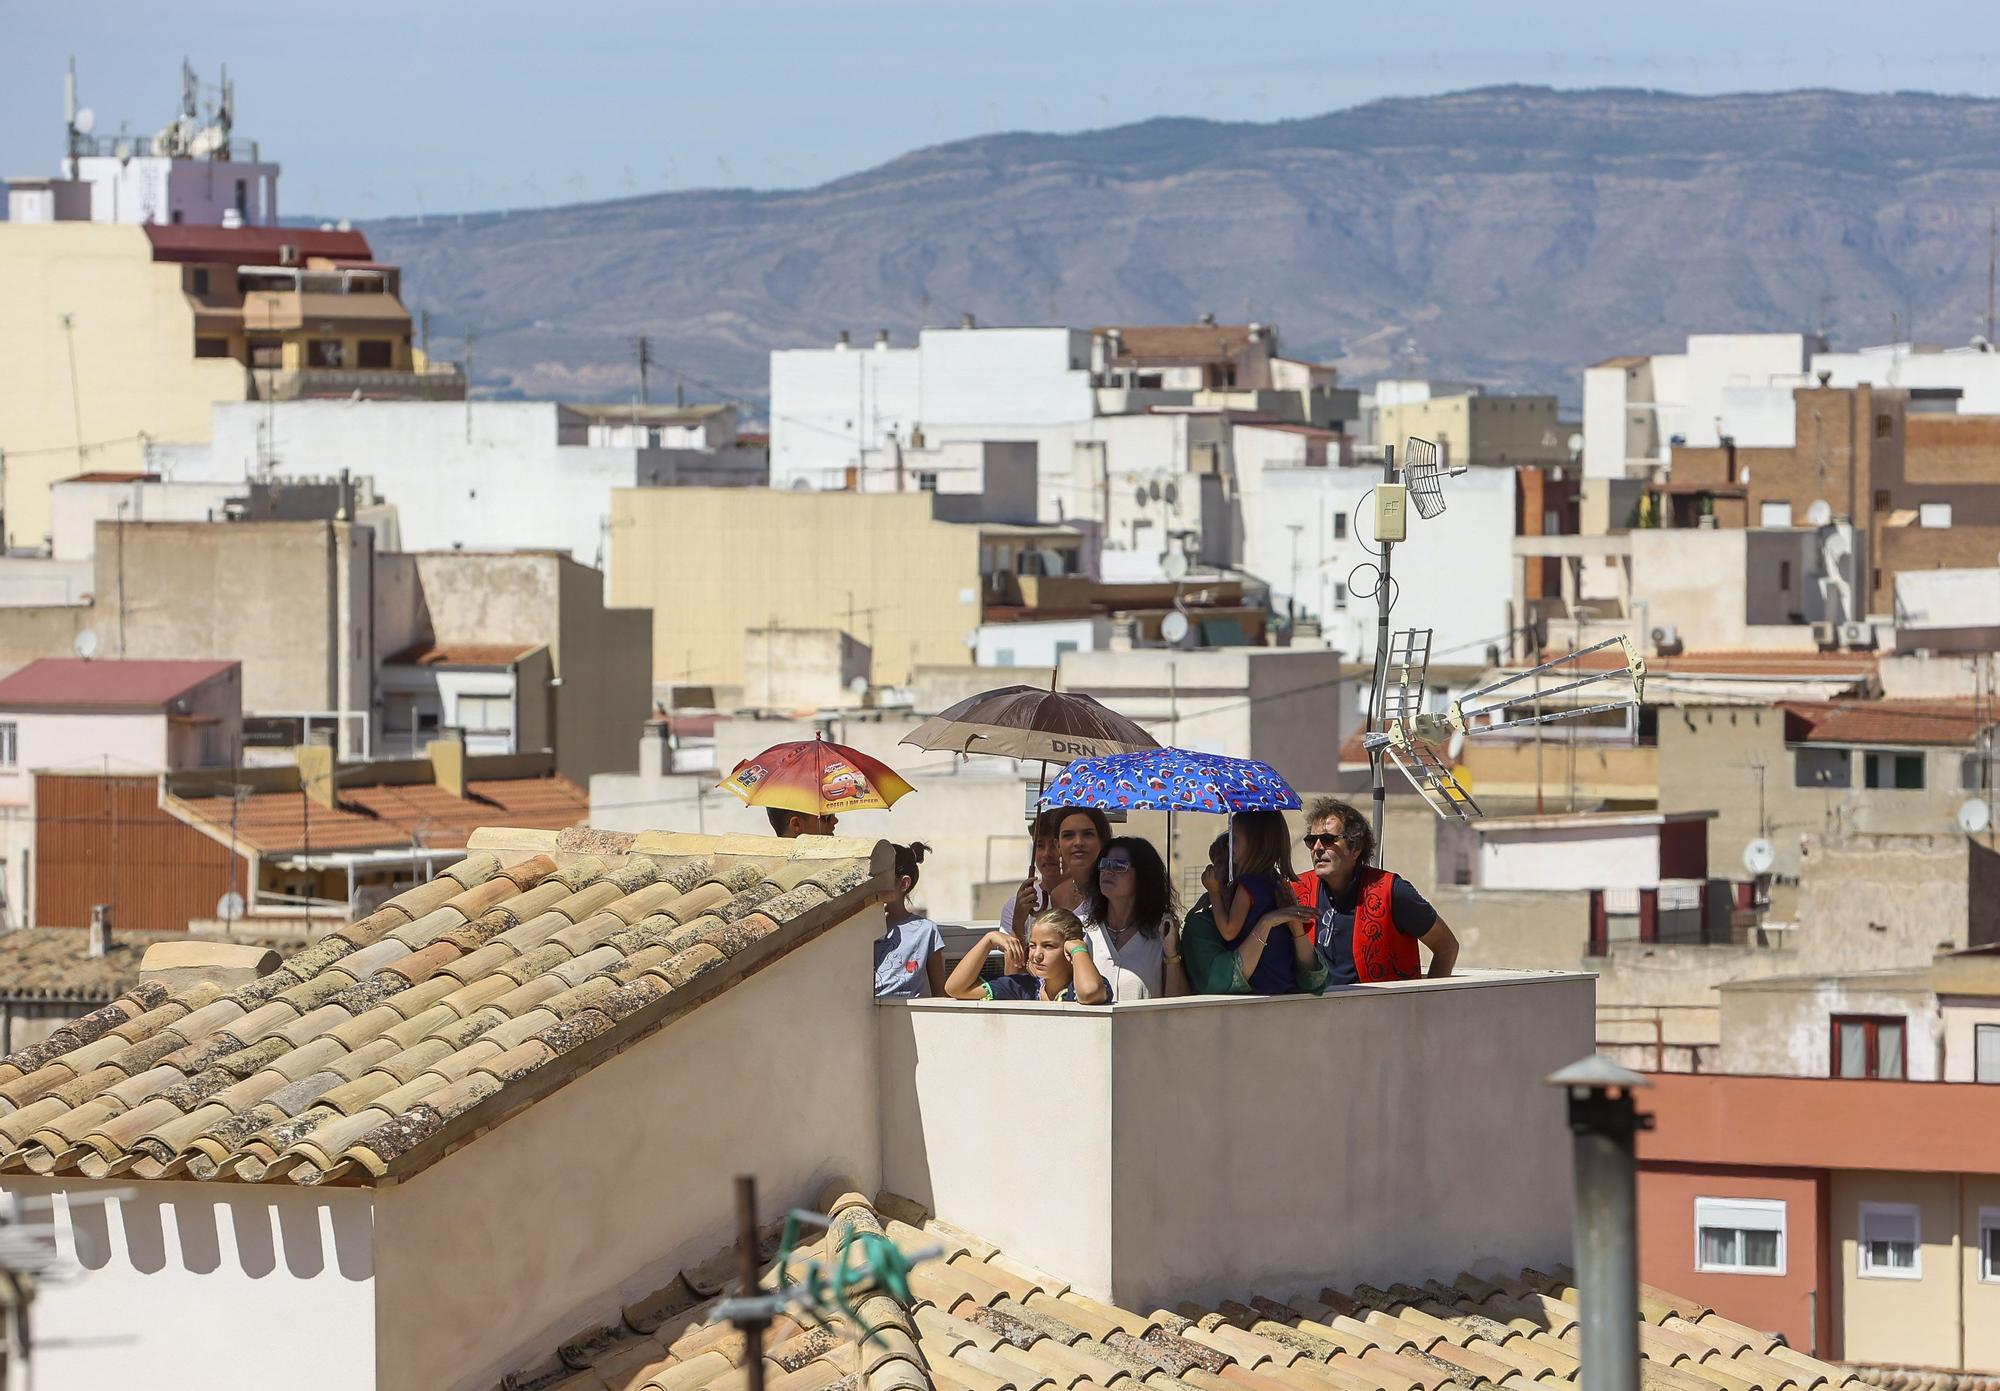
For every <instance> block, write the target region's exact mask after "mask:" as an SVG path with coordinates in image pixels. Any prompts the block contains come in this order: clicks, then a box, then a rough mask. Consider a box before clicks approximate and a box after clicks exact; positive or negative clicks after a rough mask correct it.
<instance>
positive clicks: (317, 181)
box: [0, 0, 2000, 219]
mask: <svg viewBox="0 0 2000 1391" xmlns="http://www.w3.org/2000/svg"><path fill="white" fill-rule="evenodd" d="M1992 14H1993V3H1992V0H1913V2H1910V3H1903V4H1899V5H1896V6H1893V7H1888V8H1885V7H1883V6H1881V5H1879V4H1867V5H1863V4H1859V3H1851V0H1805V2H1803V3H1794V0H1747V3H1746V2H1745V0H1730V2H1729V3H1720V2H1718V0H1699V3H1689V4H1672V3H1669V4H1666V5H1656V6H1641V5H1610V4H1606V3H1604V2H1603V0H1589V2H1588V3H1573V2H1572V0H1549V2H1547V3H1544V2H1543V0H1528V2H1527V3H1525V4H1523V3H1519V2H1518V0H1517V3H1513V4H1504V3H1500V4H1496V3H1494V0H1476V3H1475V2H1473V0H1430V3H1405V4H1380V3H1371V4H1367V5H1350V4H1347V3H1342V0H1317V2H1316V3H1310V2H1309V3H1291V2H1290V0H1261V2H1260V3H1251V4H1241V5H1239V4H1228V3H1222V2H1221V0H1202V3H1199V4H1195V3H1184V0H1137V2H1136V3H1135V2H1134V0H1126V3H1122V4H1109V3H1103V4H1094V3H1088V0H708V3H705V4H700V5H690V4H683V3H677V2H675V0H653V2H652V3H636V2H634V0H615V2H609V3H592V0H570V3H562V0H480V3H462V2H460V0H397V3H393V4H392V3H384V2H383V0H348V3H345V4H342V5H337V6H331V7H329V6H309V7H298V6H290V5H271V4H257V5H250V4H221V3H213V0H182V3H178V4H172V5H167V4H161V3H159V0H97V3H93V4H91V5H88V6H77V5H69V4H52V3H48V0H0V171H3V172H5V173H8V174H16V173H45V172H53V170H54V166H55V162H56V160H57V159H58V158H60V155H61V140H62V115H61V100H62V71H63V66H64V64H65V62H66V61H67V59H68V57H69V56H70V55H71V54H75V55H76V58H77V64H78V69H79V75H80V79H81V84H82V91H83V100H84V103H85V104H86V105H88V106H90V107H92V108H94V109H95V111H96V113H97V117H98V129H99V130H100V131H104V130H112V129H116V128H117V127H118V126H119V124H120V123H121V121H126V120H129V121H130V122H131V124H132V126H133V128H134V129H141V128H143V129H145V130H147V131H149V132H150V131H151V130H154V129H157V128H158V127H159V126H160V125H163V124H164V123H165V122H166V120H167V118H168V117H169V116H170V115H171V114H172V112H173V109H174V104H175V102H176V100H177V99H178V96H179V90H180V89H179V77H178V70H179V62H180V59H181V57H182V55H183V54H185V55H186V56H188V57H190V58H192V59H193V60H194V62H195V65H196V67H197V68H198V69H199V70H200V72H201V74H202V76H203V78H204V79H205V80H209V81H212V80H213V79H214V77H215V73H216V69H217V67H218V65H219V64H220V63H222V62H224V61H227V62H228V64H229V70H230V73H231V75H232V76H234V77H235V78H236V86H237V98H238V100H237V108H238V124H237V130H238V133H239V134H241V135H244V136H248V137H250V138H253V139H256V140H259V141H262V142H263V144H264V150H265V154H266V156H267V157H272V156H275V157H276V158H278V159H279V160H280V161H282V163H283V164H284V166H285V174H284V181H283V184H282V185H281V188H282V201H283V202H284V204H285V205H286V206H287V207H288V208H289V209H290V210H292V211H294V212H312V213H324V214H332V215H345V216H350V217H354V218H357V219H363V218H369V217H379V216H384V215H387V214H390V213H400V212H417V211H419V210H426V211H429V212H442V211H450V210H459V209H473V208H491V207H498V206H521V205H525V204H535V203H555V202H573V201H577V200H581V199H598V198H612V197H619V196H622V195H625V194H628V193H640V192H651V191H655V190H659V189H664V188H691V187H708V186H715V185H741V184H748V185H754V186H760V187H771V186H782V185H798V184H811V183H817V182H820V181H822V180H825V179H828V178H833V177H836V176H838V175H840V174H844V173H848V172H851V171H853V170H856V169H862V168H866V167H868V166H870V165H872V164H876V163H878V162H880V161H882V160H884V159H887V158H890V157H892V156H894V155H896V154H899V153H901V152H903V151H905V150H908V149H911V148H914V147H917V146H922V145H929V144H936V143H938V142H940V141H946V140H953V139H958V138H960V137H963V136H968V135H976V134H980V133H983V132H986V131H992V130H1001V129H1009V130H1014V129H1034V130H1058V131H1066V130H1080V129H1086V128H1090V127H1096V126H1106V125H1117V124H1122V123H1125V122H1128V121H1135V120H1142V119H1144V118H1146V117H1149V116H1158V115H1194V116H1207V117H1212V118H1216V119H1222V120H1274V119H1279V118H1283V117H1291V116H1308V115H1316V114H1318V113H1320V112H1323V111H1328V110H1332V109H1334V108H1337V107H1342V106H1351V105H1354V104H1356V103H1359V102H1364V101H1368V100H1371V99H1373V98H1376V97H1381V96H1389V95H1397V94H1409V93H1424V92H1438V91H1449V90H1453V89H1457V88H1464V87H1472V86H1480V85H1484V84H1487V83H1493V82H1531V83H1546V84H1549V85H1553V86H1564V87H1581V86H1597V85H1617V86H1649V87H1664V88H1670V89H1674V90H1679V91H1692V92H1715V91H1738V90H1746V89H1752V90H1763V89H1772V88H1787V87H1807V86H1828V87H1843V88H1849V89H1855V90H1864V91H1882V90H1890V89H1898V88H1914V89H1925V90H1934V91H1945V92H1961V93H1975V94H1979V95H1992V94H1994V92H1995V91H1996V86H2000V37H1996V36H1995V31H1994V29H1993V26H1992V23H1991V18H1992ZM1821 35H1823V36H1824V37H1823V38H1822V37H1816V36H1821Z"/></svg>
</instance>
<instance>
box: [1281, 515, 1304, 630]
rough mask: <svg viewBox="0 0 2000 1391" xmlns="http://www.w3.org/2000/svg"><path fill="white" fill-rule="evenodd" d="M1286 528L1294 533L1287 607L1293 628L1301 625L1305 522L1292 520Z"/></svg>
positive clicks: (1295, 628)
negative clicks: (1301, 542) (1301, 556)
mask: <svg viewBox="0 0 2000 1391" xmlns="http://www.w3.org/2000/svg"><path fill="white" fill-rule="evenodd" d="M1285 530H1287V531H1289V532H1291V533H1292V589H1291V593H1290V594H1289V595H1288V596H1287V599H1286V608H1288V609H1289V610H1290V611H1291V616H1292V628H1293V630H1294V631H1297V629H1298V626H1299V533H1300V532H1302V531H1304V530H1305V524H1304V523H1303V522H1291V523H1289V524H1287V525H1286V527H1285Z"/></svg>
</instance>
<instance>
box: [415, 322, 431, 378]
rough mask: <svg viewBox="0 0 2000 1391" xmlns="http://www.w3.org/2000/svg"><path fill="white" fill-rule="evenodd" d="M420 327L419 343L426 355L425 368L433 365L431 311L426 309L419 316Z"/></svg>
mask: <svg viewBox="0 0 2000 1391" xmlns="http://www.w3.org/2000/svg"><path fill="white" fill-rule="evenodd" d="M417 323H418V324H419V325H420V328H419V336H418V339H417V342H418V344H419V346H420V350H421V351H422V352H423V355H424V366H425V367H429V366H430V365H431V311H430V310H428V309H426V310H424V311H423V312H422V313H421V314H419V315H418V316H417Z"/></svg>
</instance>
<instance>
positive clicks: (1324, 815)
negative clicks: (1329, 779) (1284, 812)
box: [1294, 797, 1458, 985]
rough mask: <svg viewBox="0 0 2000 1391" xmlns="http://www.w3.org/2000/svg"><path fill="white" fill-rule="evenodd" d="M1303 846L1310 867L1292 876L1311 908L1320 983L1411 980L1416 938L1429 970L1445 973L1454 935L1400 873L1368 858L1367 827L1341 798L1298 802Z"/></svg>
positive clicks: (1452, 957) (1453, 958) (1416, 963)
mask: <svg viewBox="0 0 2000 1391" xmlns="http://www.w3.org/2000/svg"><path fill="white" fill-rule="evenodd" d="M1306 849H1307V850H1309V851H1311V852H1312V860H1313V867H1312V872H1311V873H1309V874H1302V875H1300V876H1299V879H1298V882H1297V884H1296V885H1294V890H1295V892H1296V893H1297V895H1298V900H1299V903H1300V904H1301V905H1302V906H1304V907H1307V908H1310V909H1312V910H1313V911H1314V913H1316V914H1317V915H1318V916H1317V925H1316V927H1315V929H1314V944H1315V945H1316V946H1317V947H1318V949H1319V954H1320V956H1321V958H1322V959H1323V960H1324V961H1325V962H1326V968H1327V976H1328V978H1327V984H1328V985H1354V984H1357V983H1360V982H1367V981H1379V980H1415V979H1416V978H1417V976H1418V975H1419V974H1420V973H1421V972H1420V968H1421V961H1420V959H1419V956H1418V953H1417V944H1418V943H1419V942H1421V943H1423V944H1424V945H1425V946H1427V947H1429V948H1430V950H1431V969H1430V975H1431V976H1432V977H1433V978H1436V977H1441V976H1448V975H1450V974H1451V968H1452V966H1453V965H1454V964H1455V963H1456V962H1457V961H1458V938H1457V937H1455V936H1453V935H1452V930H1451V929H1450V928H1449V927H1447V926H1446V925H1445V922H1444V919H1442V918H1440V917H1439V916H1438V915H1437V909H1435V908H1433V907H1431V905H1430V904H1429V903H1428V902H1426V901H1425V899H1424V896H1423V895H1422V894H1420V893H1418V892H1417V891H1416V889H1415V888H1414V887H1413V886H1412V885H1410V884H1409V883H1408V882H1406V881H1405V880H1403V879H1401V878H1399V877H1398V876H1396V875H1394V874H1391V873H1390V872H1389V871H1388V870H1385V869H1376V868H1375V867H1374V866H1372V865H1370V864H1369V863H1368V862H1369V861H1370V860H1372V859H1373V858H1374V857H1375V833H1374V831H1373V829H1372V828H1371V827H1370V826H1369V824H1368V818H1367V817H1365V816H1363V815H1362V814H1361V813H1360V812H1359V811H1357V810H1355V808H1353V807H1351V806H1349V805H1348V804H1347V803H1346V802H1342V801H1337V800H1335V799H1334V798H1332V797H1321V798H1320V799H1318V800H1317V801H1315V802H1314V803H1313V804H1312V805H1311V806H1310V807H1308V808H1306Z"/></svg>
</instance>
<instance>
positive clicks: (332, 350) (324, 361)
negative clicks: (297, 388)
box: [306, 338, 347, 367]
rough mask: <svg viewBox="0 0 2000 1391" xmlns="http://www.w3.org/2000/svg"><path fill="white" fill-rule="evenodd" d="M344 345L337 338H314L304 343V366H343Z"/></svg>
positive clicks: (345, 362) (345, 363)
mask: <svg viewBox="0 0 2000 1391" xmlns="http://www.w3.org/2000/svg"><path fill="white" fill-rule="evenodd" d="M346 365H347V349H346V345H345V344H344V343H342V342H341V341H340V340H339V339H338V338H314V339H312V340H311V341H310V342H308V343H307V344H306V366H308V367H345V366H346Z"/></svg>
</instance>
